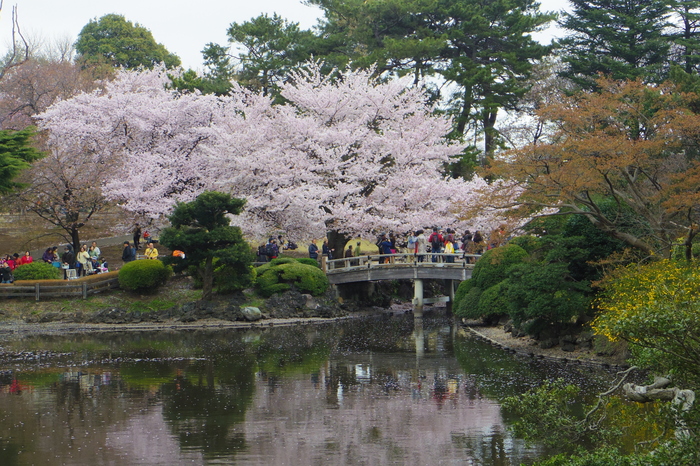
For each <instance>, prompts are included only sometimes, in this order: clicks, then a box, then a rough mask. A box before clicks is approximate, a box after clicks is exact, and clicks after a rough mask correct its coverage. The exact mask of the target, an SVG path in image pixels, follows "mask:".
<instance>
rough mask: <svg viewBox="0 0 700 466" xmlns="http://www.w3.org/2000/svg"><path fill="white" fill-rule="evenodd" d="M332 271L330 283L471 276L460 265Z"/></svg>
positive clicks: (443, 278) (461, 278) (446, 278)
mask: <svg viewBox="0 0 700 466" xmlns="http://www.w3.org/2000/svg"><path fill="white" fill-rule="evenodd" d="M334 272H335V271H334ZM334 272H330V273H329V274H328V281H329V282H330V283H331V285H340V284H343V283H354V282H372V281H381V280H457V281H464V280H467V279H469V278H471V277H472V269H471V268H461V267H449V268H448V267H391V268H386V269H377V268H372V269H369V268H367V269H365V268H355V269H352V270H345V271H342V272H340V271H338V272H335V273H334Z"/></svg>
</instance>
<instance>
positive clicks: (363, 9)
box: [309, 0, 555, 155]
mask: <svg viewBox="0 0 700 466" xmlns="http://www.w3.org/2000/svg"><path fill="white" fill-rule="evenodd" d="M309 3H312V4H315V5H318V6H320V7H321V8H322V9H323V10H324V11H325V17H326V18H325V22H324V23H323V24H322V28H323V32H324V35H325V36H324V37H329V36H335V37H338V36H344V37H346V38H347V39H346V40H345V48H344V50H346V51H347V53H348V54H349V55H350V59H351V60H352V62H353V64H355V65H360V66H365V65H367V64H368V63H371V62H377V63H378V68H377V69H378V71H379V72H383V71H395V72H397V73H399V74H401V73H407V72H410V73H413V74H414V76H415V77H416V78H419V77H423V76H425V75H430V74H434V73H437V74H439V75H440V76H441V81H444V83H445V84H446V86H444V87H445V88H447V89H452V93H451V95H449V96H446V101H447V103H448V106H449V112H450V113H452V114H454V116H455V127H454V130H453V132H452V136H453V137H454V138H457V139H461V138H463V137H464V136H465V134H466V133H468V132H470V131H472V132H476V133H478V134H480V135H483V139H484V150H483V152H484V154H486V155H489V154H491V153H492V152H493V150H494V149H495V148H496V146H497V139H496V131H495V124H496V118H497V115H498V112H499V110H501V109H504V108H506V109H507V108H512V107H513V106H514V105H515V103H516V102H517V100H518V99H519V98H520V97H521V96H522V95H523V94H524V93H525V91H526V90H527V89H526V86H525V85H524V82H525V80H526V79H527V78H528V77H529V76H530V73H531V71H532V66H533V61H534V60H537V59H540V58H542V57H543V56H545V55H546V54H547V53H548V51H549V49H548V47H546V46H543V45H541V44H540V43H538V42H537V41H535V40H534V39H533V38H532V37H531V33H533V32H536V31H538V30H539V29H541V28H542V27H544V26H545V25H546V24H547V23H549V22H550V21H552V20H553V19H554V17H555V15H553V14H548V13H543V12H541V11H540V10H539V4H538V3H536V2H534V1H533V0H490V1H485V0H410V1H398V0H388V1H382V2H378V1H371V0H370V1H361V0H352V1H343V0H309ZM416 82H417V80H416ZM472 134H473V133H472Z"/></svg>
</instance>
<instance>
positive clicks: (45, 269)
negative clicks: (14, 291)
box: [12, 262, 63, 281]
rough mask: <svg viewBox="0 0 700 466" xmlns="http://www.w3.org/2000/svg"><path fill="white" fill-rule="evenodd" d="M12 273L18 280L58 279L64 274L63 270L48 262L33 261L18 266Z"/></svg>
mask: <svg viewBox="0 0 700 466" xmlns="http://www.w3.org/2000/svg"><path fill="white" fill-rule="evenodd" d="M12 275H14V277H15V281H17V280H58V279H59V278H61V277H62V276H63V270H61V269H59V268H57V267H54V266H53V265H51V264H47V263H46V262H32V263H31V264H24V265H20V266H19V267H17V268H16V269H15V270H14V271H13V272H12Z"/></svg>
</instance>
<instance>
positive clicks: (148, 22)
mask: <svg viewBox="0 0 700 466" xmlns="http://www.w3.org/2000/svg"><path fill="white" fill-rule="evenodd" d="M540 3H541V4H542V7H541V9H542V10H554V11H558V10H561V9H562V8H564V7H566V6H568V1H566V0H542V1H541V2H540ZM14 4H16V5H17V8H18V12H19V23H20V28H21V30H22V33H23V35H25V36H26V37H31V38H32V40H33V41H36V40H41V41H46V42H52V41H55V40H69V41H71V42H74V41H75V39H76V38H77V37H78V33H80V30H81V29H82V28H83V26H85V24H87V23H88V22H89V21H90V20H91V19H95V18H100V17H101V16H104V15H106V14H110V13H117V14H120V15H123V16H124V17H125V18H126V19H127V20H129V21H131V22H133V23H139V24H140V25H142V26H144V27H145V28H147V29H149V30H150V31H151V32H152V33H153V37H154V38H155V40H156V42H159V43H161V44H163V45H165V48H166V49H168V51H170V52H172V53H174V54H176V55H178V56H179V57H180V59H181V60H182V64H183V66H184V67H185V68H194V69H200V68H201V64H202V55H201V51H202V49H203V48H204V46H205V45H206V44H207V43H209V42H214V43H219V44H222V45H223V44H226V41H227V37H226V29H228V26H229V25H230V24H231V23H233V22H238V23H241V22H244V21H247V20H249V19H251V18H254V17H256V16H259V15H260V14H262V13H267V14H269V15H272V13H277V14H279V15H280V16H282V17H284V18H286V19H287V20H289V21H293V22H298V23H299V24H300V26H301V28H303V29H307V28H310V27H312V26H314V25H315V24H316V21H317V19H318V18H319V17H320V14H321V13H320V10H319V9H317V8H312V7H309V6H306V5H304V4H303V3H302V2H301V1H300V0H247V1H241V0H198V1H196V2H193V1H191V0H189V1H184V0H117V1H115V0H110V1H105V0H63V1H61V0H15V1H14V2H13V1H12V0H5V1H4V4H3V10H2V12H1V13H0V37H2V43H1V44H2V46H3V48H7V47H8V45H9V44H11V40H10V37H11V33H10V31H11V24H10V17H11V10H12V5H14ZM553 34H556V32H554V33H552V32H550V33H548V34H546V35H544V36H542V37H543V39H542V40H543V41H545V42H548V41H549V38H550V37H551V36H552V35H553Z"/></svg>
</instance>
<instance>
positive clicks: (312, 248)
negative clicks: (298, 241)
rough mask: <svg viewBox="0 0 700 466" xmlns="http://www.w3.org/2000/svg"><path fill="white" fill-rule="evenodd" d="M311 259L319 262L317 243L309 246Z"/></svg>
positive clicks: (313, 242)
mask: <svg viewBox="0 0 700 466" xmlns="http://www.w3.org/2000/svg"><path fill="white" fill-rule="evenodd" d="M309 258H311V259H315V260H318V246H316V241H311V244H309Z"/></svg>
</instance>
